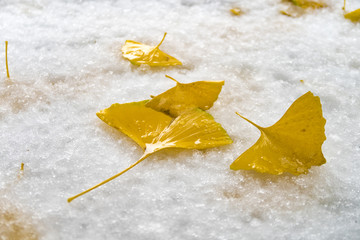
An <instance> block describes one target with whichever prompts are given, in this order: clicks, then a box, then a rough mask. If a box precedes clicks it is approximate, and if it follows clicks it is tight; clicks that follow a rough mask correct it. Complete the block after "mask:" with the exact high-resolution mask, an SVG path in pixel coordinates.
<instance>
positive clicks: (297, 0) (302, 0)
mask: <svg viewBox="0 0 360 240" xmlns="http://www.w3.org/2000/svg"><path fill="white" fill-rule="evenodd" d="M288 1H289V2H291V3H293V4H294V5H295V6H298V7H301V8H304V9H306V8H312V9H317V8H323V7H326V4H325V3H323V2H315V1H309V0H288Z"/></svg>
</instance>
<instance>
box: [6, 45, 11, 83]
mask: <svg viewBox="0 0 360 240" xmlns="http://www.w3.org/2000/svg"><path fill="white" fill-rule="evenodd" d="M7 50H8V41H5V62H6V75H7V78H10V74H9V65H8V57H7Z"/></svg>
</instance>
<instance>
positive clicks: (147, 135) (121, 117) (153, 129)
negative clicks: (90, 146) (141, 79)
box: [96, 100, 173, 149]
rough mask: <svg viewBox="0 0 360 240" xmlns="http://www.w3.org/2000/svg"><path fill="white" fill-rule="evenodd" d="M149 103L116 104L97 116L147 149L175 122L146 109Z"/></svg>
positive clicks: (161, 114)
mask: <svg viewBox="0 0 360 240" xmlns="http://www.w3.org/2000/svg"><path fill="white" fill-rule="evenodd" d="M148 101H149V100H145V101H141V102H132V103H124V104H119V103H115V104H113V105H111V106H110V107H109V108H106V109H104V110H101V111H100V112H98V113H96V115H97V116H98V117H99V118H100V119H101V120H103V121H104V122H105V123H107V124H108V125H110V126H112V127H114V128H116V129H118V130H120V131H121V132H123V133H125V134H126V135H128V136H129V137H130V138H131V139H133V140H134V141H135V142H136V143H137V144H139V145H140V147H142V148H143V149H145V147H146V144H149V143H151V142H152V141H153V139H154V138H155V137H156V136H158V135H159V134H160V132H161V131H163V130H164V129H165V128H166V127H167V126H169V124H170V123H171V122H172V120H173V119H172V118H171V117H169V116H167V115H166V114H163V113H161V112H157V111H155V110H153V109H151V108H147V107H145V104H146V103H147V102H148Z"/></svg>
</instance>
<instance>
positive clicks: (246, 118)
mask: <svg viewBox="0 0 360 240" xmlns="http://www.w3.org/2000/svg"><path fill="white" fill-rule="evenodd" d="M236 114H237V115H239V116H240V117H241V118H243V119H244V120H246V121H248V122H249V123H251V124H252V125H254V126H255V127H257V128H258V129H259V130H261V129H264V128H263V127H260V126H259V125H257V124H256V123H254V122H252V121H250V120H249V119H247V118H246V117H243V116H241V115H240V113H238V112H236Z"/></svg>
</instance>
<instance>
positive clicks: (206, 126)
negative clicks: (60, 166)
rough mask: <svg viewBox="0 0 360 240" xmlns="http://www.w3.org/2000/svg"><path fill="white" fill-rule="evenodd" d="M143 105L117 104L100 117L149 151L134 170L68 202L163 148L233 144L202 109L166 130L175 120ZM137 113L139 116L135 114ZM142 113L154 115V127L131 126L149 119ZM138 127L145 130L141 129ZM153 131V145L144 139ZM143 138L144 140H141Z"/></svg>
mask: <svg viewBox="0 0 360 240" xmlns="http://www.w3.org/2000/svg"><path fill="white" fill-rule="evenodd" d="M143 103H144V102H138V103H129V104H118V105H115V104H113V105H112V106H111V107H110V108H108V109H106V111H105V112H103V111H104V110H103V111H101V112H103V113H102V114H101V115H100V118H101V119H102V120H104V121H105V122H106V123H107V124H109V125H111V126H113V127H115V128H117V129H119V130H120V131H122V132H124V133H125V134H127V135H128V136H130V137H131V138H132V139H134V140H135V141H136V142H137V143H139V145H141V144H142V145H145V152H144V154H143V155H142V156H141V158H140V159H139V160H138V161H137V162H135V163H134V164H132V165H131V166H130V167H128V168H126V169H125V170H123V171H121V172H120V173H118V174H116V175H114V176H112V177H111V178H109V179H107V180H105V181H103V182H101V183H99V184H97V185H95V186H94V187H91V188H89V189H87V190H85V191H83V192H81V193H79V194H77V195H75V196H73V197H71V198H69V199H68V202H71V201H72V200H74V199H75V198H77V197H79V196H81V195H83V194H85V193H87V192H90V191H91V190H94V189H95V188H97V187H100V186H101V185H104V184H105V183H107V182H109V181H111V180H113V179H115V178H117V177H118V176H120V175H122V174H123V173H125V172H127V171H128V170H130V169H131V168H133V167H134V166H136V165H137V164H139V163H140V162H142V161H143V160H144V159H146V158H147V157H148V156H150V155H151V154H153V153H155V152H157V151H160V150H162V149H165V148H186V149H204V148H211V147H217V146H221V145H225V144H230V143H232V140H231V138H230V137H229V136H228V135H227V133H226V131H225V130H224V129H223V128H222V127H221V125H220V124H219V123H217V122H215V120H214V118H213V117H212V116H211V115H210V114H208V113H206V112H204V111H202V110H201V109H192V110H190V111H188V112H186V113H184V114H182V115H180V116H178V117H177V118H176V119H175V120H174V121H173V122H171V123H170V122H169V123H168V126H166V127H165V128H164V124H165V123H166V122H168V121H169V119H171V118H170V117H169V116H167V115H165V114H163V113H161V112H157V113H158V114H159V115H156V114H155V113H153V112H156V111H155V110H153V109H151V108H148V111H147V110H145V109H146V107H145V106H144V104H143ZM136 111H138V112H139V113H135V112H136ZM101 112H100V113H101ZM141 114H150V115H149V116H148V117H146V120H149V119H150V118H152V119H151V120H150V122H151V124H146V123H142V124H141V125H139V126H137V127H132V126H130V125H131V124H134V121H135V122H136V121H137V120H143V119H145V117H140V116H141ZM104 116H106V117H104ZM133 117H135V119H137V120H128V118H130V119H131V118H133ZM156 120H159V121H160V123H157V122H156ZM150 125H151V126H150ZM138 127H139V128H144V129H141V130H140V129H138ZM146 127H150V130H147V129H146ZM152 132H155V134H154V135H157V136H156V137H153V136H154V135H153V134H151V138H153V140H152V141H151V142H149V140H150V138H144V139H143V138H141V134H145V135H146V134H147V133H152ZM140 138H141V140H139V139H140Z"/></svg>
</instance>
